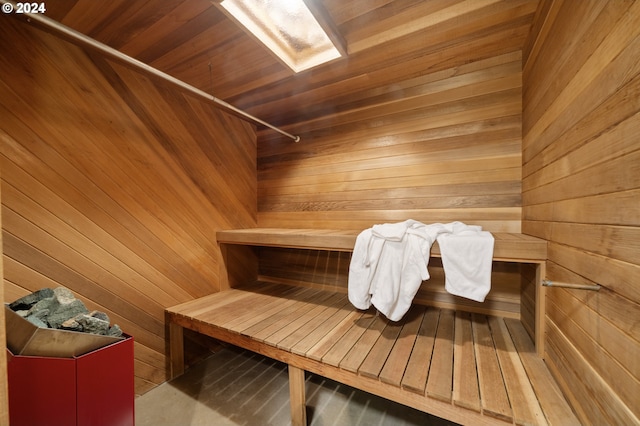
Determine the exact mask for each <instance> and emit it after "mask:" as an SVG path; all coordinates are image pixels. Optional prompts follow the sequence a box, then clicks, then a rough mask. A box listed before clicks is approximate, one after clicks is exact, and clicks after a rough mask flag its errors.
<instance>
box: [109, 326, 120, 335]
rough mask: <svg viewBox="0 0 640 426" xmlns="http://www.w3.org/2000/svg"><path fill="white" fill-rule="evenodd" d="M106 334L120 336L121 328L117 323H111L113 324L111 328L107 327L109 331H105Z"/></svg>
mask: <svg viewBox="0 0 640 426" xmlns="http://www.w3.org/2000/svg"><path fill="white" fill-rule="evenodd" d="M107 336H111V337H121V336H122V329H121V328H120V326H119V325H118V324H113V326H112V327H111V328H109V331H107Z"/></svg>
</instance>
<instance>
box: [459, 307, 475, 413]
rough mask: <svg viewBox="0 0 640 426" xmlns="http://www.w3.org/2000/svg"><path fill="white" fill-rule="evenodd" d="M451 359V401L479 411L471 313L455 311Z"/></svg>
mask: <svg viewBox="0 0 640 426" xmlns="http://www.w3.org/2000/svg"><path fill="white" fill-rule="evenodd" d="M453 359H454V367H453V403H454V404H455V405H458V406H460V407H465V408H468V409H470V410H474V411H478V412H479V411H480V394H479V393H478V369H477V367H476V355H475V351H474V345H473V331H472V327H471V314H470V313H468V312H456V319H455V345H454V348H453Z"/></svg>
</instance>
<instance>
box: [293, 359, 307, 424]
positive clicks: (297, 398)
mask: <svg viewBox="0 0 640 426" xmlns="http://www.w3.org/2000/svg"><path fill="white" fill-rule="evenodd" d="M289 399H290V403H291V424H292V425H293V426H307V408H306V405H305V404H306V401H305V400H306V397H305V381H304V370H303V369H301V368H298V367H294V366H292V365H289Z"/></svg>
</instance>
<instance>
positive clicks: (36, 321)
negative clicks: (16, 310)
mask: <svg viewBox="0 0 640 426" xmlns="http://www.w3.org/2000/svg"><path fill="white" fill-rule="evenodd" d="M25 319H26V320H27V321H29V322H30V323H31V324H33V325H35V326H36V327H40V328H49V326H48V325H47V323H46V322H44V321H42V320H41V319H40V318H38V317H34V316H33V315H32V316H30V317H27V318H25Z"/></svg>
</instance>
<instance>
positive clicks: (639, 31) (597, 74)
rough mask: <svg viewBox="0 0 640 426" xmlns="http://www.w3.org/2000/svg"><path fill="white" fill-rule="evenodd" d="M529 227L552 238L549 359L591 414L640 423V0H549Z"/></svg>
mask: <svg viewBox="0 0 640 426" xmlns="http://www.w3.org/2000/svg"><path fill="white" fill-rule="evenodd" d="M523 56H524V58H523V59H524V71H523V74H524V76H523V80H524V89H523V90H524V100H523V102H524V112H523V134H524V141H523V163H524V166H523V204H524V208H523V212H524V216H523V217H524V219H523V224H522V229H523V232H524V233H527V234H532V235H535V236H539V237H542V238H545V239H547V240H549V261H548V267H547V274H548V276H549V278H551V279H553V280H557V281H566V282H573V283H587V284H591V283H598V284H601V285H602V289H601V290H600V291H599V292H588V291H580V290H563V289H549V291H548V295H547V317H546V321H547V330H548V332H547V337H546V344H545V348H546V354H545V357H546V361H547V363H548V364H549V365H550V366H551V368H552V371H554V372H555V374H556V375H557V377H558V378H559V381H560V383H561V386H562V388H563V389H564V391H565V392H566V393H567V395H568V396H569V398H570V400H571V402H572V404H573V406H574V407H575V409H576V411H577V413H578V415H579V417H580V419H581V421H582V422H584V424H620V425H622V424H625V425H627V424H639V423H640V362H638V361H639V360H640V356H639V354H640V328H639V327H638V324H639V321H640V285H639V284H640V208H639V206H640V204H639V202H638V200H639V199H640V61H639V60H638V58H640V2H637V1H636V2H633V1H623V0H615V1H607V2H603V1H585V2H576V1H561V0H547V1H542V2H541V4H540V8H539V14H538V16H537V18H536V21H535V23H534V30H533V32H532V36H531V38H530V39H529V41H528V43H527V47H526V49H525V51H524V54H523Z"/></svg>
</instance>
